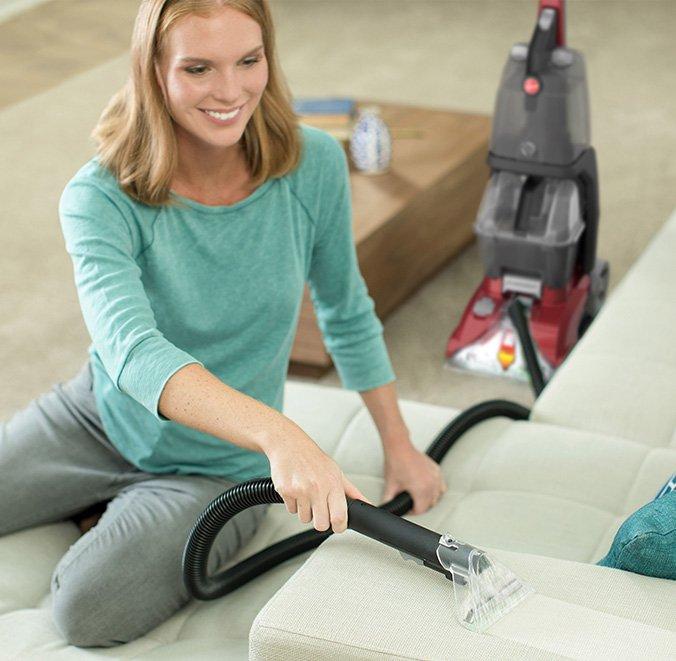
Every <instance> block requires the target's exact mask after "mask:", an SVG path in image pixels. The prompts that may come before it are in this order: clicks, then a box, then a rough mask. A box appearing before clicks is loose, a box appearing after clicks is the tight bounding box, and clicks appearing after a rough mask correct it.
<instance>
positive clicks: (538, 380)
mask: <svg viewBox="0 0 676 661" xmlns="http://www.w3.org/2000/svg"><path fill="white" fill-rule="evenodd" d="M507 313H508V314H509V318H510V319H511V320H512V324H514V328H515V329H516V333H517V335H518V336H519V340H520V342H521V348H522V349H523V357H524V358H525V359H526V369H527V370H528V375H529V376H530V384H531V387H532V388H533V391H534V392H535V397H539V396H540V393H541V392H542V391H543V390H544V389H545V377H544V376H543V375H542V370H541V369H540V363H539V362H538V355H537V351H536V349H535V344H534V343H533V338H532V337H531V334H530V330H529V328H528V319H527V318H526V312H525V309H524V305H523V303H522V302H521V301H520V300H519V299H518V298H515V299H514V300H513V301H512V302H511V303H510V305H509V308H507Z"/></svg>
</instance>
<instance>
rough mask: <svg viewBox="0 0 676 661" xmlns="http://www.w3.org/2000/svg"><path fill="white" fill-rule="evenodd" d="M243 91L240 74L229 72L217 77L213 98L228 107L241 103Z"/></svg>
mask: <svg viewBox="0 0 676 661" xmlns="http://www.w3.org/2000/svg"><path fill="white" fill-rule="evenodd" d="M241 89H242V85H241V83H240V80H239V76H238V74H237V73H236V72H235V71H231V70H228V71H225V72H224V73H222V74H220V75H219V76H217V77H216V85H215V87H214V90H213V96H214V98H215V99H221V100H222V101H223V103H224V104H225V105H228V104H229V103H235V102H236V101H239V99H240V92H241Z"/></svg>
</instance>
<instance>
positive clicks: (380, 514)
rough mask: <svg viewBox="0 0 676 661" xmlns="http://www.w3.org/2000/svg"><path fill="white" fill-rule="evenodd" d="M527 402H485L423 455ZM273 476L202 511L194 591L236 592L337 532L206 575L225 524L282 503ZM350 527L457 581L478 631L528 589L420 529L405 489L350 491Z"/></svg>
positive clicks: (188, 566) (524, 413)
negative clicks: (363, 496) (375, 496)
mask: <svg viewBox="0 0 676 661" xmlns="http://www.w3.org/2000/svg"><path fill="white" fill-rule="evenodd" d="M528 415H529V411H528V409H526V408H524V407H523V406H520V405H519V404H514V403H512V402H506V401H502V400H493V401H488V402H483V403H481V404H477V405H476V406H473V407H471V408H470V409H468V410H467V411H464V412H463V413H461V414H459V415H458V416H457V417H456V418H454V419H453V420H452V421H451V422H450V423H449V424H448V425H446V427H444V429H443V430H442V431H441V432H440V433H439V434H438V436H437V438H436V439H435V440H434V441H433V442H432V444H431V445H430V447H429V448H428V449H427V451H426V454H427V455H428V456H429V457H430V458H431V459H433V460H434V461H436V462H437V463H440V462H441V460H442V459H443V457H444V455H445V454H446V452H448V450H449V449H450V448H451V446H452V445H453V443H455V441H456V440H457V439H458V438H459V437H460V436H461V435H462V434H463V433H464V432H465V431H467V430H468V429H470V428H471V427H473V426H474V425H475V424H478V423H480V422H483V421H484V420H487V419H488V418H493V417H496V416H501V417H507V418H511V419H514V420H524V419H526V418H527V417H528ZM283 502H284V501H283V499H282V497H281V496H280V495H279V494H278V493H277V491H276V490H275V487H274V484H273V482H272V480H271V479H270V478H260V479H255V480H249V481H248V482H242V483H240V484H237V485H236V486H234V487H232V488H231V489H228V490H227V491H225V492H224V493H222V494H221V495H220V496H218V497H217V498H215V499H214V500H213V501H212V502H211V503H210V504H209V505H208V507H207V508H206V509H205V510H204V512H203V513H202V514H201V515H200V517H199V519H198V520H197V522H196V524H195V526H194V527H193V529H192V531H191V533H190V536H189V538H188V541H187V544H186V546H185V549H184V552H183V579H184V582H185V585H186V587H187V589H188V591H189V592H190V594H191V595H192V596H193V597H196V598H197V599H216V598H218V597H221V596H223V595H225V594H227V593H229V592H232V591H233V590H235V589H236V588H238V587H240V586H241V585H243V584H245V583H247V582H248V581H250V580H252V579H253V578H256V577H257V576H260V575H261V574H262V573H264V572H266V571H267V570H269V569H271V568H272V567H275V566H277V565H278V564H280V563H281V562H284V561H285V560H288V559H290V558H293V557H295V556H297V555H299V554H301V553H304V552H306V551H309V550H311V549H313V548H316V547H317V546H319V545H320V544H321V543H322V542H323V541H324V540H325V539H327V538H328V537H330V536H331V535H332V534H333V531H331V530H330V529H329V530H327V531H323V532H322V531H318V530H309V531H306V532H303V533H300V534H298V535H294V536H293V537H289V538H288V539H285V540H282V541H281V542H278V543H277V544H274V545H273V546H270V547H269V548H267V549H264V550H263V551H260V552H259V553H256V554H254V555H253V556H251V557H249V558H247V559H246V560H243V561H242V562H240V563H239V564H237V565H234V566H233V567H230V568H228V569H226V570H224V571H221V572H220V573H216V574H215V575H214V576H207V573H206V568H207V565H208V559H209V552H210V550H211V547H212V546H213V543H214V540H215V539H216V536H217V535H218V533H219V532H220V531H221V529H222V528H223V527H224V526H225V525H226V524H227V523H228V521H230V519H231V518H232V517H234V516H235V515H236V514H238V513H239V512H241V511H243V510H245V509H247V508H249V507H254V506H255V505H261V504H264V503H283ZM347 506H348V507H347V518H348V522H347V527H348V528H350V529H351V530H355V531H357V532H359V533H361V534H363V535H366V536H367V537H371V538H372V539H375V540H377V541H379V542H382V543H383V544H386V545H388V546H391V547H393V548H395V549H398V550H399V552H400V553H401V554H402V556H403V557H404V558H405V559H414V560H415V561H416V562H419V564H422V565H423V566H425V567H428V568H429V569H433V570H435V571H437V572H440V573H441V574H443V575H444V576H445V577H446V578H448V579H450V580H451V581H452V582H453V593H454V597H455V604H456V615H457V617H458V620H459V621H460V623H461V624H462V625H463V626H465V627H467V628H468V629H471V630H473V631H484V630H485V629H486V628H488V627H489V626H491V624H493V623H494V622H496V621H497V620H498V619H499V618H500V617H502V616H503V615H505V614H506V613H508V612H509V611H510V610H512V609H513V608H514V607H515V606H516V605H517V604H518V603H520V602H521V601H522V600H523V599H524V598H525V597H527V596H528V595H529V594H530V593H531V592H532V590H531V588H529V587H528V586H526V585H524V584H523V583H522V582H521V581H520V580H519V579H518V578H517V577H516V576H515V575H514V574H513V573H512V572H511V571H510V570H509V569H507V568H506V567H504V566H503V565H501V564H500V563H498V562H497V561H495V560H494V559H492V558H491V557H489V555H488V554H486V553H485V552H484V551H482V550H481V549H478V548H476V547H474V546H471V545H469V544H465V543H463V542H461V541H459V540H457V539H455V538H454V537H453V535H451V534H448V533H445V534H439V533H438V532H434V531H432V530H428V529H427V528H423V527H422V526H419V525H417V524H415V523H413V522H411V521H408V520H407V519H402V518H400V516H401V515H402V514H405V513H406V512H408V511H410V509H411V508H412V506H413V501H412V499H411V496H410V495H409V494H408V492H402V493H400V494H399V495H397V496H396V497H395V498H393V499H392V500H391V501H389V502H388V503H385V504H383V505H381V506H380V507H374V506H373V505H369V504H368V503H365V502H364V501H361V500H357V499H352V498H347Z"/></svg>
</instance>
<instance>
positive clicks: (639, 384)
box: [532, 212, 676, 447]
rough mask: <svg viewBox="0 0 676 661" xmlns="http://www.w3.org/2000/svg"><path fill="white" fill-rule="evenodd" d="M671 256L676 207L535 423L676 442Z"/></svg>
mask: <svg viewBox="0 0 676 661" xmlns="http://www.w3.org/2000/svg"><path fill="white" fill-rule="evenodd" d="M674 255H676V212H674V213H673V214H672V215H671V217H670V218H669V219H668V220H667V222H666V224H665V225H664V227H663V228H662V229H661V230H660V231H659V232H658V233H657V235H656V236H655V237H654V239H653V240H652V242H651V243H650V245H649V246H648V248H647V249H646V250H645V252H644V253H643V254H642V255H641V257H640V258H639V259H638V261H637V262H636V263H635V264H634V265H633V266H632V268H631V269H630V270H629V272H628V274H627V276H626V277H625V278H624V279H623V281H622V282H621V283H620V284H619V285H618V286H617V287H616V288H615V290H614V291H613V292H612V294H611V295H610V297H609V299H608V301H607V303H606V304H605V306H604V307H603V308H602V310H601V313H600V314H599V316H598V317H597V319H596V320H595V321H594V322H593V323H592V325H591V327H590V328H589V330H588V331H587V333H586V334H585V336H584V337H583V338H582V339H581V340H580V342H579V343H578V344H577V346H576V347H575V348H574V349H573V351H572V352H571V354H570V356H569V357H568V358H567V359H566V361H565V362H564V363H563V365H562V366H561V367H560V368H559V370H558V371H557V373H556V374H555V376H554V378H553V379H552V380H551V382H550V383H549V384H548V385H547V387H546V388H545V390H544V391H543V393H542V394H541V395H540V397H539V398H538V400H537V402H536V403H535V406H534V407H533V414H532V418H533V420H538V421H540V422H548V423H552V424H557V425H563V426H568V427H574V428H577V429H585V430H589V431H597V432H600V433H603V434H610V435H612V436H620V437H624V438H628V439H631V440H633V441H636V442H637V443H642V444H643V445H646V446H649V447H666V446H671V447H676V405H674V404H675V397H674V393H676V341H674V332H673V330H674V328H676V305H675V304H674V301H676V260H675V259H674ZM611 267H612V265H611Z"/></svg>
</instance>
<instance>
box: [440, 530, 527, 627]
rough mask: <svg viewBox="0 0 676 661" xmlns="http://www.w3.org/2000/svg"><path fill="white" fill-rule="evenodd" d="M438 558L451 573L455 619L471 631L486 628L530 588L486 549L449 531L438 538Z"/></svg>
mask: <svg viewBox="0 0 676 661" xmlns="http://www.w3.org/2000/svg"><path fill="white" fill-rule="evenodd" d="M437 558H438V560H439V563H440V564H441V566H442V567H444V569H446V570H447V571H449V572H451V574H452V576H453V593H454V597H455V610H456V615H457V617H458V620H459V621H460V624H462V625H463V626H464V627H466V628H467V629H470V630H471V631H477V632H481V631H485V630H486V629H487V628H488V627H490V626H491V625H492V624H494V623H495V622H497V621H498V620H499V619H500V618H501V617H503V616H504V615H506V614H507V613H508V612H510V611H511V610H512V609H513V608H515V607H516V606H517V604H519V603H521V602H522V601H523V600H524V599H525V598H526V597H527V596H528V595H529V594H531V593H532V592H533V589H532V588H531V587H530V586H528V585H525V584H524V583H523V582H522V581H521V580H520V579H519V578H518V577H517V576H516V575H515V574H514V573H513V572H512V571H511V570H509V569H508V568H507V567H505V566H504V565H502V564H501V563H499V562H497V561H495V560H493V559H491V558H490V557H489V556H488V554H487V553H486V552H485V551H482V550H481V549H478V548H476V547H474V546H471V545H469V544H464V543H463V542H460V541H458V540H454V539H453V538H452V537H451V536H450V535H449V534H445V535H442V536H441V538H440V539H439V547H438V548H437Z"/></svg>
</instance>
